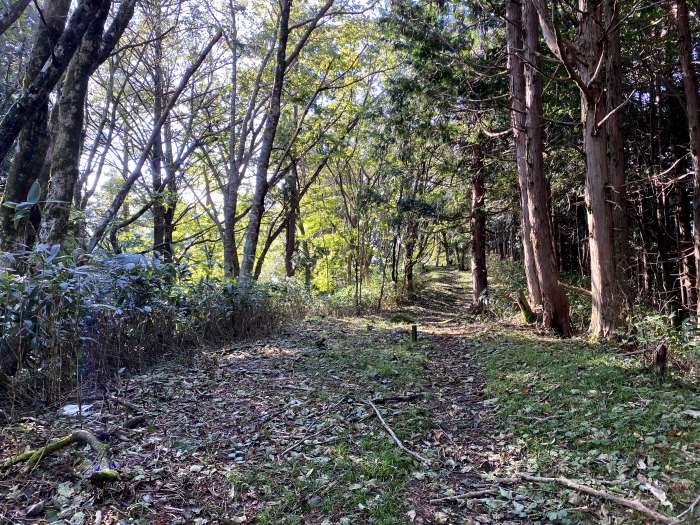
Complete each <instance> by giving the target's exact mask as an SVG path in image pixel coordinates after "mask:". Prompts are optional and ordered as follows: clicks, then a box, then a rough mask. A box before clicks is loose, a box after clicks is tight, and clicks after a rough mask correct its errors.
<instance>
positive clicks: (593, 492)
mask: <svg viewBox="0 0 700 525" xmlns="http://www.w3.org/2000/svg"><path fill="white" fill-rule="evenodd" d="M518 477H519V478H521V479H523V480H525V481H532V482H535V483H559V484H560V485H563V486H565V487H567V488H570V489H573V490H577V491H579V492H583V493H584V494H588V495H590V496H595V497H597V498H601V499H606V500H608V501H612V502H613V503H617V504H618V505H621V506H623V507H627V508H628V509H632V510H636V511H637V512H639V513H641V514H645V515H646V516H648V517H650V518H652V519H653V520H655V521H657V522H659V523H666V524H668V525H673V524H675V523H678V520H677V519H676V518H672V517H671V516H667V515H666V514H661V513H660V512H657V511H655V510H654V509H650V508H649V507H647V506H646V505H644V504H643V503H642V502H641V501H639V500H638V499H634V500H633V499H629V498H623V497H621V496H616V495H615V494H611V493H610V492H606V491H604V490H598V489H594V488H593V487H589V486H588V485H582V484H581V483H578V482H576V481H573V480H570V479H568V478H564V477H561V476H559V477H556V478H547V477H541V476H533V475H531V474H519V475H518Z"/></svg>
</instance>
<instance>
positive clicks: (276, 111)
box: [239, 0, 292, 287]
mask: <svg viewBox="0 0 700 525" xmlns="http://www.w3.org/2000/svg"><path fill="white" fill-rule="evenodd" d="M291 9H292V0H283V1H282V9H281V11H280V20H279V30H278V36H277V58H276V63H275V79H274V83H273V86H272V94H271V96H270V109H269V111H268V113H267V117H266V119H265V130H264V132H263V138H262V144H261V146H260V156H259V159H258V166H257V170H256V172H255V192H254V193H253V203H252V206H251V208H250V213H249V214H248V227H247V229H246V237H245V246H244V249H243V260H242V262H241V273H240V278H239V285H241V286H244V287H245V286H248V285H249V284H250V281H251V280H252V278H253V269H254V264H255V255H256V252H257V247H258V238H259V237H260V224H261V222H262V215H263V212H264V207H265V196H266V195H267V190H268V182H267V170H268V167H269V165H270V157H271V156H272V147H273V145H274V141H275V135H276V133H277V124H278V123H279V119H280V114H281V106H282V88H283V85H284V76H285V72H286V69H287V41H288V39H289V15H290V11H291Z"/></svg>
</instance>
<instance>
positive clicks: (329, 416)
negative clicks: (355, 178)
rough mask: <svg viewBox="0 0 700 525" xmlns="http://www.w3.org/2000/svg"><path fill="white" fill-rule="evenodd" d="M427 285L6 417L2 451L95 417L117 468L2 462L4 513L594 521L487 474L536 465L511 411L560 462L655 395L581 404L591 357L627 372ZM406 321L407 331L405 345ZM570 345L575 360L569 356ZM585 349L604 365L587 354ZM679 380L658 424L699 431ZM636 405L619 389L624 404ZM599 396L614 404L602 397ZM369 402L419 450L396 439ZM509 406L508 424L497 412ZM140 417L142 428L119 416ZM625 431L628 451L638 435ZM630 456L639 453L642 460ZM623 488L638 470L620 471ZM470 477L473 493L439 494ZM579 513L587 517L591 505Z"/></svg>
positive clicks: (458, 287) (112, 518)
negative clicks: (98, 395) (371, 312)
mask: <svg viewBox="0 0 700 525" xmlns="http://www.w3.org/2000/svg"><path fill="white" fill-rule="evenodd" d="M420 296H421V300H420V301H418V302H416V303H415V304H412V305H406V306H404V307H403V308H402V309H401V310H400V312H393V313H389V314H386V315H383V316H363V317H354V318H342V319H336V318H315V319H308V320H306V321H303V322H301V323H299V324H298V326H292V327H288V328H287V329H286V330H285V331H283V332H282V333H278V334H276V335H274V336H269V337H264V338H260V339H256V340H248V341H239V342H235V343H232V344H230V345H228V346H226V347H223V348H216V349H210V350H206V351H203V352H202V353H200V354H199V355H198V356H197V358H196V359H195V362H194V363H192V364H190V365H189V366H183V365H182V364H178V363H168V364H165V365H162V366H160V367H158V368H155V369H152V370H149V371H148V372H146V373H143V374H139V375H133V376H130V377H125V378H124V379H123V380H122V381H121V382H120V383H119V384H116V385H114V386H113V389H112V391H111V392H110V394H111V396H110V397H108V398H106V399H104V400H102V401H94V402H92V403H91V407H90V410H89V411H88V413H86V414H84V415H83V417H82V420H81V419H79V418H77V417H76V416H75V415H73V416H68V415H65V414H62V413H60V412H59V413H58V414H57V412H56V411H53V412H49V413H46V414H43V415H40V416H37V417H34V418H24V419H22V420H21V421H19V422H17V424H15V425H12V426H8V427H5V428H4V429H2V430H3V432H2V435H1V437H0V458H4V457H7V456H9V455H10V454H12V453H15V452H17V451H19V450H22V448H23V447H25V446H27V445H30V446H39V445H43V444H45V443H46V442H48V441H50V440H52V439H55V438H56V437H59V436H63V435H65V434H67V433H69V432H70V431H72V430H74V429H76V428H79V427H81V426H82V427H83V428H86V429H89V430H91V431H92V432H94V433H95V434H96V435H98V436H99V437H100V438H101V439H104V440H105V441H106V442H108V443H109V445H110V447H111V456H112V459H113V462H114V467H115V468H117V469H119V471H120V472H121V474H122V480H121V481H118V482H113V483H110V484H107V485H103V486H100V485H94V484H92V483H90V482H89V481H87V480H86V479H85V477H86V474H89V473H90V471H91V470H92V469H94V466H93V465H92V463H91V461H90V458H91V453H90V451H89V450H87V449H84V450H81V451H75V452H70V453H68V452H66V451H63V452H58V453H55V454H53V455H52V456H50V457H49V458H46V459H44V460H43V461H42V463H41V464H40V465H39V466H38V467H37V468H35V469H34V470H32V471H30V472H27V471H23V470H22V469H21V468H13V469H10V470H9V471H7V472H6V473H5V474H4V475H0V523H6V522H7V523H26V522H35V521H40V519H51V520H54V521H55V520H59V521H58V522H61V523H71V524H81V523H86V524H87V523H100V524H116V523H118V522H119V520H125V521H123V522H124V523H144V524H155V525H158V524H170V523H195V524H200V525H202V524H206V523H258V524H270V525H272V524H319V525H331V524H345V525H354V524H369V523H372V524H383V525H389V524H404V523H421V524H432V523H447V524H453V523H454V524H457V523H532V522H535V521H542V519H543V518H542V517H543V516H545V515H546V516H549V518H548V519H550V521H547V520H544V521H547V522H554V523H568V522H570V523H584V522H585V523H593V522H595V523H598V522H599V520H598V518H599V517H600V515H601V514H600V512H602V513H603V514H602V515H605V516H607V515H608V514H609V513H610V511H609V510H607V509H606V508H605V507H604V506H603V507H601V509H596V510H595V512H598V513H599V514H598V515H596V517H595V518H593V519H591V520H588V517H590V515H589V514H578V515H577V517H576V518H575V519H574V521H571V519H570V518H567V517H566V516H567V512H569V513H570V512H571V511H572V509H571V508H569V509H567V507H571V503H570V502H569V501H568V499H567V498H568V496H566V495H562V494H561V491H557V490H553V487H551V486H549V487H546V486H545V487H544V488H542V491H541V492H535V493H534V494H533V492H532V491H531V490H530V489H529V488H528V487H515V486H509V485H506V486H505V487H501V488H499V487H498V486H497V485H494V482H493V481H489V479H488V478H489V476H491V475H493V474H497V475H498V476H499V477H507V476H508V475H509V474H512V473H514V472H518V471H533V470H534V468H536V467H534V468H533V463H532V462H531V460H532V458H531V457H529V456H528V453H527V452H526V450H527V449H528V447H527V446H525V445H524V444H523V439H522V437H523V436H524V435H525V434H523V433H522V432H521V434H520V438H519V439H516V438H515V437H514V436H513V433H512V431H511V428H512V427H513V426H514V425H517V423H515V421H524V420H523V419H519V418H525V421H529V422H530V423H531V424H532V425H536V428H535V427H531V428H530V430H527V432H528V433H529V434H530V435H531V436H537V439H539V436H541V440H540V441H537V440H535V441H533V442H532V444H531V446H533V447H535V446H537V447H544V448H540V449H539V450H538V449H536V448H533V450H534V451H535V453H537V454H542V450H545V449H550V450H552V451H553V453H555V454H558V455H557V456H556V457H568V456H565V454H568V455H572V456H571V457H575V458H579V457H580V458H586V457H589V450H590V447H597V448H600V447H601V446H602V445H600V444H597V443H596V444H592V445H590V447H588V448H584V449H581V451H580V456H576V454H579V451H578V448H564V447H579V444H580V443H582V442H583V441H582V440H584V439H585V440H592V439H593V438H594V437H595V436H597V435H599V433H598V434H596V432H598V430H597V429H600V428H605V427H604V425H608V426H609V425H611V424H612V423H610V422H606V423H599V424H596V425H595V426H594V425H590V424H589V421H593V420H596V419H600V418H601V417H603V418H610V420H611V421H618V420H620V421H624V425H623V427H622V428H632V429H634V431H635V432H636V431H637V430H639V431H640V432H653V431H654V428H655V427H656V426H658V421H659V418H660V416H659V415H655V414H651V418H649V415H648V407H647V409H646V411H642V412H638V413H637V412H629V414H631V415H630V416H627V415H625V417H629V419H628V420H623V419H621V414H623V413H624V414H628V412H620V411H613V412H609V413H606V412H601V411H600V410H599V411H598V412H594V414H595V415H594V416H591V415H589V414H590V413H589V412H586V411H585V410H587V407H588V405H585V404H584V403H589V401H588V400H587V399H586V396H581V395H579V393H578V392H579V391H578V390H571V394H569V393H568V390H565V389H561V388H560V386H561V385H562V384H564V383H565V382H567V384H581V385H585V384H587V383H586V381H588V379H587V378H586V376H582V373H584V372H582V371H583V370H587V369H590V370H595V371H596V373H598V371H601V373H602V374H604V378H605V380H606V381H607V380H608V378H609V377H613V376H612V374H618V375H616V376H614V377H615V378H616V381H619V382H621V383H622V382H625V384H627V383H628V382H629V381H630V376H629V372H625V371H624V370H623V369H619V370H618V368H613V367H610V368H603V369H601V367H600V365H599V363H600V356H599V355H598V354H593V353H590V352H589V353H586V352H587V351H586V350H585V349H582V348H583V347H574V346H573V345H577V344H578V345H580V343H576V342H572V343H570V344H569V343H567V344H564V343H562V342H560V341H558V340H554V339H551V338H546V337H542V336H539V335H537V334H533V333H532V331H531V330H529V329H526V330H521V329H518V328H517V327H509V328H504V327H503V325H496V324H489V323H481V322H477V320H475V319H470V318H469V314H468V305H469V285H468V274H465V273H459V272H453V271H434V272H432V273H430V274H429V275H428V280H427V284H426V287H425V289H424V290H422V291H421V294H420ZM399 314H401V315H399ZM407 317H410V318H411V319H410V321H409V320H408V319H407ZM392 321H393V322H392ZM407 321H408V322H407ZM412 322H415V323H416V324H417V325H418V334H419V337H418V342H417V343H412V342H411V341H410V325H411V323H412ZM548 352H549V353H548ZM569 356H575V359H578V361H576V362H574V361H572V363H571V364H569V363H568V362H567V361H566V360H567V359H572V358H571V357H569ZM594 359H595V362H596V363H598V364H597V365H596V366H595V367H591V366H590V363H592V362H593V360H594ZM528 360H530V361H531V363H528ZM543 360H544V361H546V363H548V364H547V365H546V366H551V367H552V369H551V370H549V369H546V367H545V366H543ZM557 363H561V367H560V368H554V367H555V366H556V365H557ZM530 365H531V366H530ZM526 366H530V368H528V369H525V368H524V367H526ZM616 366H617V365H616ZM488 374H490V376H489V377H490V379H489V385H490V386H489V388H490V389H491V391H493V389H494V388H496V389H500V390H499V391H497V395H498V396H499V399H498V400H496V399H495V396H494V394H493V393H491V394H488V393H487V392H486V387H485V383H486V381H485V375H488ZM567 374H568V376H567ZM569 376H570V377H569ZM494 378H495V379H494ZM498 378H502V379H498ZM640 378H641V379H640V381H647V379H646V376H641V375H640ZM494 381H495V382H494ZM499 381H500V382H499ZM595 381H596V383H591V386H589V387H581V388H590V389H591V390H589V395H591V396H592V395H593V394H591V392H597V391H603V392H605V391H606V390H607V391H611V390H610V389H612V388H613V386H611V385H607V386H603V387H600V386H599V383H600V381H601V380H600V379H599V378H595ZM647 384H648V388H649V389H652V388H653V389H654V390H653V391H654V392H655V393H656V395H659V387H658V384H651V383H650V382H648V381H647V382H646V383H644V384H642V383H640V384H639V385H635V392H645V391H644V390H640V385H641V387H642V388H647V386H644V385H647ZM594 386H595V388H596V389H598V390H592V388H594ZM674 388H676V389H677V387H675V386H669V387H668V388H667V390H668V391H669V399H672V400H673V402H674V403H675V405H674V406H676V407H677V408H675V409H674V410H676V412H678V422H675V421H673V420H669V421H671V423H673V424H674V425H675V426H674V427H673V428H680V429H683V428H684V427H683V426H681V423H683V422H685V423H687V425H686V427H685V428H687V429H689V431H684V432H685V433H683V434H680V433H679V434H678V435H679V436H680V435H682V436H684V437H683V438H682V439H686V440H688V441H689V442H691V443H692V440H693V439H695V437H694V436H695V434H693V433H692V427H690V424H692V421H687V420H689V418H688V417H687V416H684V415H683V413H682V410H683V409H684V407H686V406H692V403H694V402H695V401H694V400H695V399H697V398H693V397H688V400H687V402H679V401H678V400H679V399H680V398H679V397H678V392H679V391H678V390H673V389H674ZM650 392H651V390H650ZM683 392H690V393H689V394H688V396H692V395H695V394H693V393H692V392H691V391H689V390H687V389H686V390H684V391H683ZM661 394H663V392H662V393H661ZM606 396H609V394H606ZM625 396H626V394H625ZM671 396H673V397H671ZM115 399H118V400H119V401H115ZM606 399H612V398H610V397H607V398H606ZM371 400H373V403H374V407H373V406H372V404H371V403H370V402H369V401H371ZM633 401H634V400H633ZM630 402H631V401H630V399H629V398H628V397H624V398H621V399H620V403H624V406H625V407H628V406H629V403H630ZM605 403H606V406H608V405H609V408H610V409H614V402H613V401H605ZM127 406H129V407H130V408H126V407H127ZM601 406H602V405H601ZM375 408H376V410H378V411H379V413H380V414H381V415H382V418H383V420H384V421H385V423H386V425H387V426H388V427H390V428H391V430H392V431H393V432H395V434H396V436H398V438H399V439H400V440H401V442H402V444H403V445H404V446H405V447H406V448H407V449H408V450H409V451H410V452H411V453H413V454H417V455H419V456H421V457H423V458H425V459H426V460H427V461H426V462H425V463H423V462H421V461H419V460H417V459H415V457H412V455H411V454H410V453H407V452H405V451H404V450H402V449H401V448H399V446H398V445H397V444H396V442H395V441H394V440H393V439H392V438H391V437H390V435H389V433H388V431H387V428H386V427H385V426H384V425H383V424H382V422H381V421H380V420H379V418H378V417H377V416H376V412H375ZM504 409H505V410H507V411H509V412H510V414H511V415H510V416H509V417H511V418H513V419H504V418H503V416H504V415H507V413H504ZM626 410H628V409H627V408H626ZM659 410H666V412H668V408H667V407H665V406H660V407H659ZM134 412H137V413H139V414H141V415H143V416H144V418H145V424H143V425H142V426H139V425H136V428H129V429H127V428H125V422H126V421H127V420H128V419H130V418H131V416H132V415H133V413H134ZM572 414H580V416H578V415H577V416H576V418H579V417H582V418H585V419H576V418H573V417H572V416H571V415H572ZM555 417H556V418H559V419H556V420H553V419H552V418H555ZM664 417H667V416H664ZM566 418H569V419H570V420H569V419H566ZM647 419H649V420H648V421H647ZM667 419H668V418H667ZM81 421H82V422H81ZM506 421H507V422H508V423H507V424H504V422H506ZM664 421H666V420H664ZM685 423H683V424H685ZM567 425H568V426H567ZM645 425H646V426H647V427H648V429H647V430H646V431H645V430H644V428H646V427H645ZM588 427H591V428H590V429H589V428H588ZM662 431H663V432H667V430H666V429H665V428H664V429H662ZM577 432H578V434H577ZM631 432H632V431H630V433H631ZM562 433H566V434H565V435H563V434H562ZM587 433H590V434H591V437H587ZM569 434H571V435H573V436H576V437H575V438H573V439H570V438H568V437H566V436H568V435H569ZM642 435H643V436H644V435H649V434H642ZM552 436H554V437H552ZM557 436H558V437H557ZM622 438H624V440H625V442H630V443H632V444H631V445H630V446H631V447H634V446H636V445H635V443H636V442H635V441H634V440H632V441H630V439H633V438H630V437H629V436H627V435H624V436H622ZM596 439H597V438H596ZM656 439H660V438H658V437H657V438H656ZM553 443H556V446H552V444H553ZM699 443H700V442H699ZM618 446H619V445H618V444H617V443H615V442H613V443H611V444H610V447H611V448H615V447H618ZM633 450H638V449H633ZM659 450H661V449H659ZM667 450H669V451H674V450H675V449H667ZM688 450H689V449H688V448H687V447H686V448H685V449H678V450H677V451H676V452H673V453H674V454H675V456H673V457H671V458H670V459H671V460H672V463H670V464H672V465H674V468H681V467H676V466H675V465H680V466H682V465H690V466H689V467H687V468H686V473H685V474H683V475H685V478H686V479H681V478H679V479H680V481H679V483H680V482H683V483H685V485H682V487H684V488H683V489H682V490H681V489H675V490H676V492H675V493H673V494H672V495H671V493H670V492H669V494H670V495H671V497H678V498H680V499H681V501H682V502H683V503H685V502H687V500H688V497H689V494H692V491H693V490H694V485H693V481H692V480H693V479H694V478H693V476H696V474H697V473H695V471H694V470H693V467H692V465H693V464H698V463H696V462H695V459H694V456H691V455H689V454H692V452H687V451H688ZM698 450H700V448H699V449H698ZM531 452H532V451H531ZM654 453H656V451H655V452H654ZM664 453H666V452H664ZM610 454H612V452H610ZM629 454H630V459H629V461H630V464H631V465H632V466H634V465H635V464H636V462H637V461H638V460H637V457H636V456H634V455H633V454H634V453H633V452H630V453H629ZM644 457H646V456H644ZM577 461H581V460H579V459H577ZM644 461H647V462H648V461H650V460H649V459H648V458H647V459H645V460H644ZM656 461H660V460H656ZM576 465H578V466H576V467H575V468H577V469H580V468H581V465H584V466H586V468H588V467H587V465H588V464H587V463H577V464H576ZM565 468H568V467H565ZM591 469H593V471H592V472H593V474H591V473H590V472H589V471H586V472H585V473H584V475H586V476H590V475H595V476H596V477H600V476H604V472H601V471H600V467H599V466H598V463H597V460H596V462H594V463H592V464H591ZM629 483H631V484H634V483H637V484H638V483H639V482H638V481H636V479H635V478H634V477H633V475H631V474H630V479H629ZM677 486H678V487H681V485H677ZM630 487H633V485H630ZM475 490H476V491H478V490H483V491H484V493H483V494H481V495H479V496H478V497H474V498H468V499H467V500H466V501H458V500H454V499H449V498H450V496H453V495H455V494H462V493H465V492H473V491H475ZM446 498H447V499H446ZM436 500H440V501H436ZM576 509H583V511H584V512H591V510H590V507H588V506H585V505H584V506H581V505H579V506H577V507H575V509H574V510H576ZM27 512H29V515H27ZM30 516H31V517H30ZM582 516H587V518H586V519H583V518H582ZM629 517H630V516H629V515H626V518H629ZM60 520H63V521H60ZM567 520H568V521H567ZM624 522H625V523H633V522H634V521H631V520H629V519H627V520H626V521H624ZM640 523H641V522H640Z"/></svg>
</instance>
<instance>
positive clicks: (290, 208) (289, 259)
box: [284, 161, 299, 277]
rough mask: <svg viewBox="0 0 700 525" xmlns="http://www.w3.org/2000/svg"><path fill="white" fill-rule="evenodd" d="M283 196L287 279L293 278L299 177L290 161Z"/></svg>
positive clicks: (294, 164)
mask: <svg viewBox="0 0 700 525" xmlns="http://www.w3.org/2000/svg"><path fill="white" fill-rule="evenodd" d="M285 196H286V197H287V217H286V219H285V223H286V224H285V227H286V238H285V249H284V268H285V272H286V274H287V277H294V273H295V265H294V257H295V255H296V247H297V240H296V232H297V212H298V210H299V177H298V175H297V168H296V161H292V169H291V170H289V174H288V175H287V180H286V182H285Z"/></svg>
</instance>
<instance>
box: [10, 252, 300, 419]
mask: <svg viewBox="0 0 700 525" xmlns="http://www.w3.org/2000/svg"><path fill="white" fill-rule="evenodd" d="M57 254H58V249H57V248H52V247H47V246H45V245H38V246H37V248H36V249H35V250H34V251H33V252H32V253H31V254H29V255H28V256H26V257H23V258H22V268H23V273H22V274H19V273H17V272H14V271H11V270H10V269H8V268H4V269H3V268H0V406H1V405H2V404H3V399H2V397H5V401H7V398H8V394H9V395H10V397H11V398H12V399H16V398H17V397H18V396H19V397H26V398H32V399H36V400H39V401H48V400H51V399H54V398H56V397H57V396H58V395H59V394H61V393H63V392H65V391H66V390H67V389H68V388H70V387H73V386H75V384H76V382H77V381H81V382H85V381H93V380H94V381H99V380H101V379H102V378H103V377H104V375H105V374H109V373H111V372H113V371H114V370H115V369H118V368H120V367H128V368H139V367H141V366H143V365H146V364H149V363H152V362H154V361H155V360H156V359H159V358H161V357H162V356H163V355H164V354H169V355H176V356H180V357H183V358H186V359H189V358H191V357H192V354H193V352H192V350H193V349H194V348H196V347H197V346H200V345H203V344H207V343H214V342H221V341H224V340H227V339H231V338H234V337H240V336H249V335H253V334H261V333H268V332H270V331H271V330H274V329H275V328H276V327H277V326H279V325H280V323H282V322H284V321H285V320H287V319H294V318H298V317H300V316H303V315H305V313H306V312H307V310H308V308H310V307H311V304H312V301H311V297H310V295H309V293H308V292H307V291H306V290H305V289H304V288H303V287H302V286H300V285H298V284H296V283H295V282H293V281H287V280H280V281H275V282H271V283H267V284H259V285H258V284H256V285H253V286H252V287H251V288H250V289H249V290H246V292H245V293H241V292H240V291H239V290H238V288H237V287H236V285H235V282H231V281H215V280H199V281H194V280H192V279H190V278H189V273H188V271H187V268H184V267H177V266H174V265H172V264H165V263H163V262H161V261H160V260H159V259H158V258H155V257H146V256H143V255H137V254H122V255H117V256H111V257H95V258H93V259H92V260H90V261H89V263H87V264H78V263H76V261H75V260H73V259H72V258H71V257H58V255H57ZM3 394H5V395H4V396H3Z"/></svg>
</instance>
